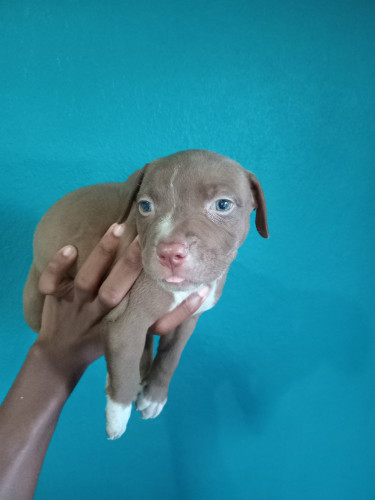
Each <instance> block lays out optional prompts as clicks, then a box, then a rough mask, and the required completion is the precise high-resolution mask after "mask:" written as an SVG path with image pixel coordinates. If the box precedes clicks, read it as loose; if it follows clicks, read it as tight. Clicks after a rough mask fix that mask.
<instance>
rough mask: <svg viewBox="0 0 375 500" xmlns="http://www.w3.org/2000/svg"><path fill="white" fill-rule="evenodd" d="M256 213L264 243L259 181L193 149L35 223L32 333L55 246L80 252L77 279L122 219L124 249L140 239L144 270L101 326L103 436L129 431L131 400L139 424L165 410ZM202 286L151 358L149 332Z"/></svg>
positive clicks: (64, 202)
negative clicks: (202, 296)
mask: <svg viewBox="0 0 375 500" xmlns="http://www.w3.org/2000/svg"><path fill="white" fill-rule="evenodd" d="M253 210H256V221H255V222H256V227H257V229H258V232H259V233H260V234H261V235H262V236H263V237H264V238H268V228H267V216H266V204H265V199H264V195H263V191H262V188H261V186H260V183H259V181H258V180H257V179H256V177H255V176H254V175H253V174H252V173H250V172H248V171H246V170H244V169H243V168H242V167H241V166H240V165H239V164H238V163H236V162H234V161H233V160H231V159H229V158H226V157H224V156H221V155H218V154H216V153H213V152H210V151H204V150H189V151H182V152H180V153H176V154H173V155H170V156H167V157H165V158H161V159H158V160H155V161H153V162H152V163H149V164H147V165H146V166H145V167H144V168H143V169H141V170H138V171H137V172H135V173H134V174H132V175H131V176H130V177H129V179H128V180H127V181H126V182H125V183H124V184H122V183H109V184H99V185H95V186H90V187H86V188H82V189H79V190H77V191H74V192H72V193H69V194H68V195H66V196H64V197H63V198H62V199H61V200H59V201H58V202H57V203H56V204H55V205H53V207H52V208H51V209H50V210H49V211H48V212H47V213H46V214H45V216H44V217H43V218H42V220H41V221H40V223H39V225H38V227H37V229H36V232H35V238H34V261H33V264H32V266H31V270H30V273H29V277H28V280H27V283H26V286H25V291H24V313H25V318H26V321H27V323H28V324H29V326H30V327H31V328H33V329H34V330H35V331H39V328H40V319H41V311H42V307H43V297H42V295H41V294H40V292H39V291H38V281H39V277H40V274H41V272H42V271H43V269H44V268H45V266H46V264H47V262H48V261H49V259H50V258H51V257H52V256H53V255H54V253H55V252H56V251H57V250H58V249H59V248H61V247H63V246H64V245H66V244H71V245H75V246H76V247H77V248H78V251H79V260H78V262H77V265H76V267H75V269H74V270H73V271H72V272H73V274H75V273H76V272H77V269H78V268H79V267H80V266H81V264H82V263H83V262H84V261H85V259H86V257H87V256H88V255H89V253H90V252H91V250H92V249H93V247H94V245H95V244H96V243H97V242H98V241H99V239H100V238H101V236H102V235H103V234H104V232H105V231H106V229H107V228H108V227H109V226H110V225H111V224H112V223H113V222H116V221H118V222H123V221H125V220H126V224H127V231H126V236H125V237H124V238H123V239H124V241H123V248H126V246H127V245H128V244H129V242H130V241H131V240H132V239H133V238H134V237H135V235H136V234H137V233H138V234H139V237H140V245H141V248H142V263H143V271H142V273H141V275H140V277H139V278H138V280H137V281H136V283H135V284H134V286H133V288H132V290H131V292H130V293H129V294H128V296H127V297H126V298H125V299H124V300H123V301H122V302H121V304H120V305H119V306H117V307H116V308H115V309H113V310H112V311H111V313H110V314H109V315H107V316H106V318H105V319H104V320H103V322H102V326H103V330H104V331H105V338H106V346H105V352H106V360H107V367H108V376H107V386H106V392H107V397H108V402H107V408H106V418H107V434H108V436H109V438H111V439H116V438H118V437H120V436H121V435H122V434H123V432H124V431H125V429H126V425H127V422H128V419H129V416H130V412H131V405H132V402H133V401H135V400H136V406H137V409H138V410H140V411H141V412H142V417H143V418H154V417H156V416H157V415H159V413H160V412H161V410H162V408H163V406H164V405H165V403H166V401H167V394H168V388H169V383H170V380H171V378H172V375H173V373H174V370H175V369H176V367H177V364H178V361H179V359H180V355H181V353H182V350H183V348H184V346H185V344H186V342H187V340H188V339H189V337H190V335H191V333H192V332H193V330H194V328H195V325H196V322H197V320H198V317H199V315H200V314H201V313H202V312H203V311H205V310H207V309H209V308H211V307H213V306H214V305H215V304H216V302H217V301H218V299H219V297H220V295H221V292H222V289H223V286H224V282H225V279H226V275H227V272H228V269H229V266H230V264H231V262H232V261H233V259H234V258H235V257H236V255H237V249H238V248H239V246H240V245H241V244H242V243H243V241H244V239H245V238H246V235H247V233H248V230H249V216H250V213H251V212H252V211H253ZM207 285H208V286H209V287H210V294H209V296H208V298H207V299H206V301H205V302H204V304H203V306H202V307H201V309H200V310H199V311H198V312H197V313H196V314H195V315H194V316H193V317H191V318H189V319H188V320H186V321H185V322H184V323H182V324H181V325H180V326H179V327H178V328H176V330H175V331H173V332H171V333H170V334H167V335H165V336H163V337H161V339H160V343H159V348H158V352H157V355H156V357H155V359H153V346H152V336H151V335H147V330H148V329H149V327H150V326H151V325H152V324H153V323H154V322H155V321H156V320H157V319H158V318H159V317H160V316H162V315H163V314H164V313H165V312H167V311H168V310H171V309H172V308H174V307H176V305H178V304H179V303H180V302H181V301H182V300H184V299H185V298H186V297H187V296H188V295H189V294H190V293H192V292H193V291H196V290H199V289H201V290H202V289H203V288H204V287H205V286H207ZM140 381H142V386H141V390H140V385H139V384H140Z"/></svg>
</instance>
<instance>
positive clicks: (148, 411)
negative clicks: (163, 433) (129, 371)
mask: <svg viewBox="0 0 375 500" xmlns="http://www.w3.org/2000/svg"><path fill="white" fill-rule="evenodd" d="M166 402H167V400H166V399H165V400H164V401H162V402H159V401H152V400H151V399H148V398H147V397H146V396H145V394H144V392H143V389H142V390H141V392H140V393H139V394H138V397H137V401H136V403H135V406H136V409H137V410H139V411H140V412H141V414H142V418H143V419H145V420H146V419H148V418H156V417H157V416H158V415H160V413H161V411H162V409H163V408H164V405H165V403H166Z"/></svg>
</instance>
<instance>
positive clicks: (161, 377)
mask: <svg viewBox="0 0 375 500" xmlns="http://www.w3.org/2000/svg"><path fill="white" fill-rule="evenodd" d="M198 318H199V315H196V316H192V317H190V318H188V319H187V320H185V321H184V322H183V323H182V324H181V325H180V326H178V327H177V328H176V329H175V330H174V331H173V332H171V333H168V334H167V335H163V336H162V337H161V338H160V342H159V347H158V352H157V355H156V356H155V359H154V361H153V363H152V366H151V370H150V372H149V374H148V375H147V377H146V379H145V380H143V382H142V390H141V392H140V393H139V394H138V397H137V402H136V407H137V410H140V411H141V412H142V418H144V419H147V418H155V417H157V416H158V415H159V414H160V412H161V411H162V409H163V407H164V405H165V403H166V402H167V396H168V389H169V383H170V381H171V379H172V376H173V373H174V371H175V369H176V367H177V365H178V362H179V360H180V357H181V353H182V351H183V349H184V347H185V345H186V342H187V341H188V340H189V337H190V335H191V334H192V333H193V331H194V328H195V325H196V324H197V321H198Z"/></svg>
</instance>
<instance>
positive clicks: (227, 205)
mask: <svg viewBox="0 0 375 500" xmlns="http://www.w3.org/2000/svg"><path fill="white" fill-rule="evenodd" d="M232 206H233V202H232V201H230V200H217V202H216V203H215V208H216V210H217V211H218V212H228V210H230V209H231V208H232Z"/></svg>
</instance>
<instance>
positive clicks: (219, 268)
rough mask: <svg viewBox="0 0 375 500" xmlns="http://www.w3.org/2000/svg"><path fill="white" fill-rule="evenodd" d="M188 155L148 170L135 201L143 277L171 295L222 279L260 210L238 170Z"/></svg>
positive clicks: (226, 163) (246, 175) (211, 158)
mask: <svg viewBox="0 0 375 500" xmlns="http://www.w3.org/2000/svg"><path fill="white" fill-rule="evenodd" d="M187 153H188V152H185V154H182V153H178V154H176V155H171V156H169V157H166V158H163V159H161V160H156V161H154V162H153V163H151V164H149V165H147V166H146V169H145V174H144V177H143V180H142V184H141V186H140V189H139V192H138V195H137V198H136V203H137V215H136V224H137V230H138V234H139V237H140V244H141V248H142V261H143V267H144V271H145V272H146V273H147V274H148V275H149V276H150V277H152V278H153V279H155V280H158V281H159V282H160V283H161V284H162V286H163V287H164V288H166V289H168V290H171V291H176V290H180V289H192V288H196V287H197V286H199V285H200V284H202V283H211V282H213V281H214V280H216V279H217V278H219V277H220V276H221V275H222V274H223V272H225V271H226V270H227V269H228V267H229V265H230V264H231V262H232V261H233V259H234V258H235V256H236V254H237V249H238V247H239V246H240V245H241V244H242V243H243V241H244V239H245V237H246V235H247V233H248V230H249V216H250V213H251V211H252V210H253V209H254V208H256V200H255V198H254V195H253V192H252V190H251V187H250V184H251V182H250V177H249V173H248V172H246V171H245V170H244V169H243V168H242V167H241V166H240V165H238V164H237V163H235V162H233V161H232V160H229V159H227V158H225V157H222V156H219V155H215V154H214V153H211V154H209V155H208V154H207V153H208V152H194V153H192V152H189V153H190V154H187Z"/></svg>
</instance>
